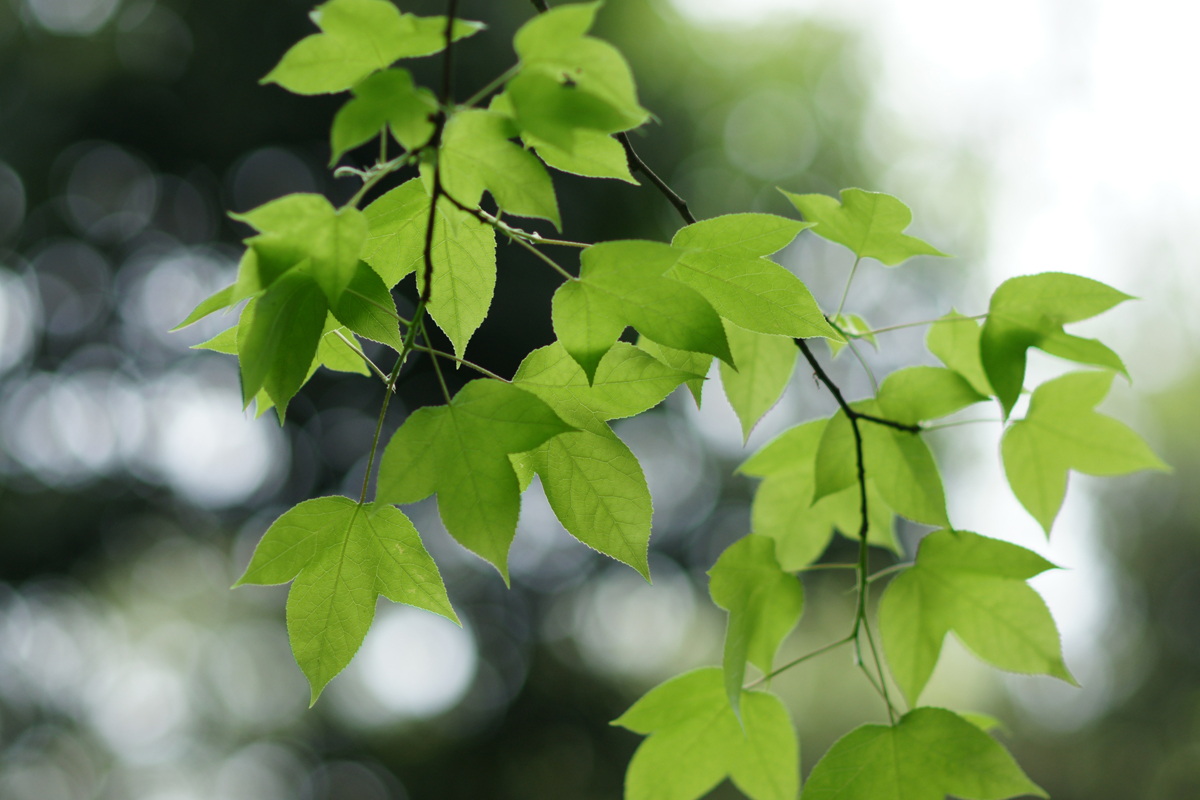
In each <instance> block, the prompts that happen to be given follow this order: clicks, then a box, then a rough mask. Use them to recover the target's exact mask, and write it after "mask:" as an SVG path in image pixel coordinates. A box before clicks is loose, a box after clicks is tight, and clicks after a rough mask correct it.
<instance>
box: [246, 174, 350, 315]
mask: <svg viewBox="0 0 1200 800" xmlns="http://www.w3.org/2000/svg"><path fill="white" fill-rule="evenodd" d="M230 216H231V217H233V218H234V219H236V220H239V221H241V222H245V223H246V224H248V225H251V226H253V227H254V228H255V229H256V230H258V231H259V235H258V236H254V237H252V238H250V239H247V240H246V241H247V244H249V245H251V246H252V247H253V248H254V250H255V253H256V256H257V258H256V266H257V271H258V279H257V285H258V286H260V287H262V288H266V287H268V286H270V285H271V284H272V283H274V282H275V281H276V280H277V279H278V278H279V276H280V275H282V274H283V273H284V272H286V271H287V270H289V269H291V268H292V267H293V266H295V265H296V264H299V263H300V262H301V261H304V260H306V259H307V260H308V262H309V266H308V273H309V274H310V275H311V276H312V279H313V280H315V281H316V282H317V285H318V286H320V287H321V291H323V292H325V296H326V297H327V298H328V299H329V304H330V305H331V306H333V307H336V306H337V303H338V301H339V300H341V297H342V292H343V291H344V290H345V289H346V287H347V286H349V285H350V283H351V282H352V281H353V280H354V277H355V273H356V272H357V270H358V263H359V260H358V259H359V254H360V253H361V252H362V249H363V243H364V242H365V241H366V238H367V219H366V217H364V216H363V214H362V212H361V211H359V210H358V209H357V208H343V209H340V210H339V209H335V208H334V207H333V206H332V205H331V204H330V202H329V201H328V200H326V199H325V198H324V197H322V196H321V195H319V194H289V195H285V196H283V197H281V198H279V199H278V200H272V201H271V202H269V203H267V204H265V205H262V206H259V207H258V208H256V209H253V210H251V211H247V212H246V213H244V214H230ZM247 266H248V267H249V266H253V265H249V264H248V265H247ZM238 282H239V284H240V283H242V278H241V276H240V275H239V277H238Z"/></svg>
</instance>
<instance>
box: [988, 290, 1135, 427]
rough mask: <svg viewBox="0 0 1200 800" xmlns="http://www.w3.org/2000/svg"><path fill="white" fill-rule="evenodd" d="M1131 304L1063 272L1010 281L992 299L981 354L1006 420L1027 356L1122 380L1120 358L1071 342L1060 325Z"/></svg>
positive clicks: (1085, 342) (1095, 344) (1090, 343)
mask: <svg viewBox="0 0 1200 800" xmlns="http://www.w3.org/2000/svg"><path fill="white" fill-rule="evenodd" d="M1129 299H1131V298H1130V296H1129V295H1127V294H1125V293H1124V292H1119V291H1117V290H1116V289H1114V288H1112V287H1111V286H1106V285H1105V284H1103V283H1100V282H1099V281H1094V280H1092V279H1090V278H1084V277H1082V276H1080V275H1070V274H1067V273H1065V272H1044V273H1041V274H1038V275H1025V276H1022V277H1019V278H1010V279H1009V280H1006V281H1005V282H1004V283H1002V284H1000V286H999V287H998V288H997V289H996V291H995V292H993V293H992V299H991V302H990V303H989V305H988V317H987V321H986V322H984V324H983V330H982V331H981V332H980V338H979V351H980V358H981V360H982V362H983V369H984V371H985V372H986V373H987V378H988V381H989V382H990V383H991V385H992V388H994V389H995V390H996V396H997V397H998V398H999V399H1000V404H1001V406H1003V408H1004V416H1005V417H1006V418H1007V417H1008V415H1009V414H1010V413H1011V412H1012V409H1013V406H1014V405H1016V403H1017V398H1018V397H1019V396H1020V394H1021V388H1022V385H1023V383H1024V380H1025V359H1026V351H1027V350H1028V349H1029V348H1030V347H1036V348H1038V349H1039V350H1042V351H1044V352H1046V353H1050V354H1051V355H1055V356H1059V357H1060V358H1065V359H1067V360H1069V361H1076V362H1079V363H1081V364H1092V365H1095V366H1099V367H1107V368H1109V369H1112V370H1116V371H1117V372H1120V373H1122V374H1127V373H1126V372H1125V365H1124V364H1123V363H1122V362H1121V359H1120V357H1119V356H1118V355H1117V354H1116V353H1114V352H1113V351H1112V350H1110V349H1109V348H1108V347H1106V346H1104V345H1103V344H1101V343H1100V342H1099V341H1097V340H1095V339H1084V338H1081V337H1079V336H1072V335H1071V334H1069V333H1066V332H1065V331H1063V325H1065V324H1067V323H1071V322H1079V321H1081V320H1085V319H1089V318H1091V317H1094V316H1096V315H1097V314H1101V313H1103V312H1105V311H1107V310H1109V309H1110V308H1112V307H1113V306H1115V305H1117V304H1119V303H1122V302H1124V301H1126V300H1129Z"/></svg>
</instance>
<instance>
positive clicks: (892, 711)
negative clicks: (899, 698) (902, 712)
mask: <svg viewBox="0 0 1200 800" xmlns="http://www.w3.org/2000/svg"><path fill="white" fill-rule="evenodd" d="M863 627H864V628H865V629H866V631H867V644H868V645H870V647H871V657H872V658H873V659H874V660H875V671H876V672H878V673H879V687H880V691H881V692H882V694H883V702H884V703H886V704H887V710H888V719H890V720H891V721H892V724H893V725H895V724H896V708H895V706H893V705H892V698H891V697H889V696H888V688H887V678H885V677H884V675H883V662H882V661H880V660H879V650H878V649H877V648H876V647H875V635H874V634H873V633H871V623H870V622H869V621H867V622H866V623H865V624H864V625H863Z"/></svg>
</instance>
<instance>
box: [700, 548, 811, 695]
mask: <svg viewBox="0 0 1200 800" xmlns="http://www.w3.org/2000/svg"><path fill="white" fill-rule="evenodd" d="M708 576H709V580H708V591H709V594H711V595H712V599H713V602H714V603H716V604H717V605H718V606H719V607H721V608H723V609H725V610H726V611H728V612H729V622H728V625H727V627H726V631H725V655H724V666H723V672H724V675H725V693H726V694H727V695H728V697H729V702H730V704H731V705H732V706H733V710H734V712H735V713H736V712H738V710H739V706H740V702H741V697H742V683H743V681H744V680H745V678H746V662H747V661H749V662H750V663H751V664H753V665H754V666H756V667H758V668H759V669H760V670H762V671H763V673H764V674H767V673H770V672H771V667H772V664H773V663H774V661H775V653H776V652H777V651H778V650H779V645H780V644H782V643H783V640H784V638H785V637H786V636H787V635H788V634H789V633H791V632H792V629H793V628H795V627H796V623H797V622H799V621H800V614H801V613H802V612H803V610H804V587H803V586H801V585H800V581H799V580H798V579H797V578H796V576H794V575H790V574H788V573H787V572H784V571H783V569H781V568H780V566H779V562H778V561H777V560H776V558H775V540H774V539H772V538H770V537H769V536H759V535H756V534H750V535H749V536H745V537H743V538H741V539H739V540H738V541H736V542H734V543H733V544H732V545H730V546H729V547H728V548H726V550H725V552H724V553H722V554H721V557H720V558H718V559H717V563H716V564H714V565H713V567H712V569H710V570H709V571H708Z"/></svg>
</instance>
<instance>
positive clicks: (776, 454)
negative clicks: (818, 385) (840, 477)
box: [738, 419, 899, 571]
mask: <svg viewBox="0 0 1200 800" xmlns="http://www.w3.org/2000/svg"><path fill="white" fill-rule="evenodd" d="M828 422H829V420H827V419H818V420H814V421H812V422H806V423H804V424H802V425H797V426H796V427H794V428H789V429H788V430H786V431H784V432H783V433H781V434H780V435H779V436H777V437H775V438H774V439H772V440H771V441H770V442H768V443H767V444H766V445H765V446H764V447H763V448H762V449H760V450H759V451H758V452H757V453H755V454H754V455H753V456H752V457H750V459H748V460H747V461H746V462H745V463H744V464H742V465H741V466H740V467H738V472H741V473H743V474H745V475H752V476H755V477H759V478H763V481H762V483H760V484H759V485H758V488H757V490H755V493H754V503H753V505H752V506H751V512H750V513H751V528H752V529H753V530H754V532H755V533H759V534H763V535H765V536H770V537H771V538H772V539H774V540H775V554H776V557H777V558H778V559H779V564H780V566H782V567H783V569H785V570H789V571H792V570H798V569H801V568H802V567H806V566H808V565H809V564H811V563H812V562H814V561H816V560H817V559H818V558H820V557H821V554H822V553H824V552H825V549H826V548H827V547H828V546H829V540H830V539H831V538H832V537H833V532H834V531H835V530H837V531H840V532H841V533H842V535H844V536H846V537H848V538H851V539H857V538H858V535H859V530H860V529H861V527H862V497H861V495H860V493H859V488H858V486H857V485H855V486H849V487H846V488H845V489H842V490H841V491H838V492H835V493H833V494H830V495H828V496H826V497H822V498H820V499H819V500H817V501H816V502H813V494H814V489H815V486H816V476H815V469H816V460H817V447H818V446H819V444H820V442H821V436H822V435H823V434H824V432H825V426H826V425H827V424H828ZM892 517H893V515H892V510H891V508H890V507H888V504H887V503H886V502H885V501H884V499H883V497H881V496H880V494H879V490H878V489H876V488H875V482H874V481H873V480H871V479H869V478H868V479H867V523H868V528H867V541H868V542H869V543H871V544H873V545H877V546H879V547H886V548H888V549H890V550H892V551H896V552H898V551H899V546H898V545H897V544H896V540H895V535H894V533H893V530H892V529H893V525H892Z"/></svg>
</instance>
